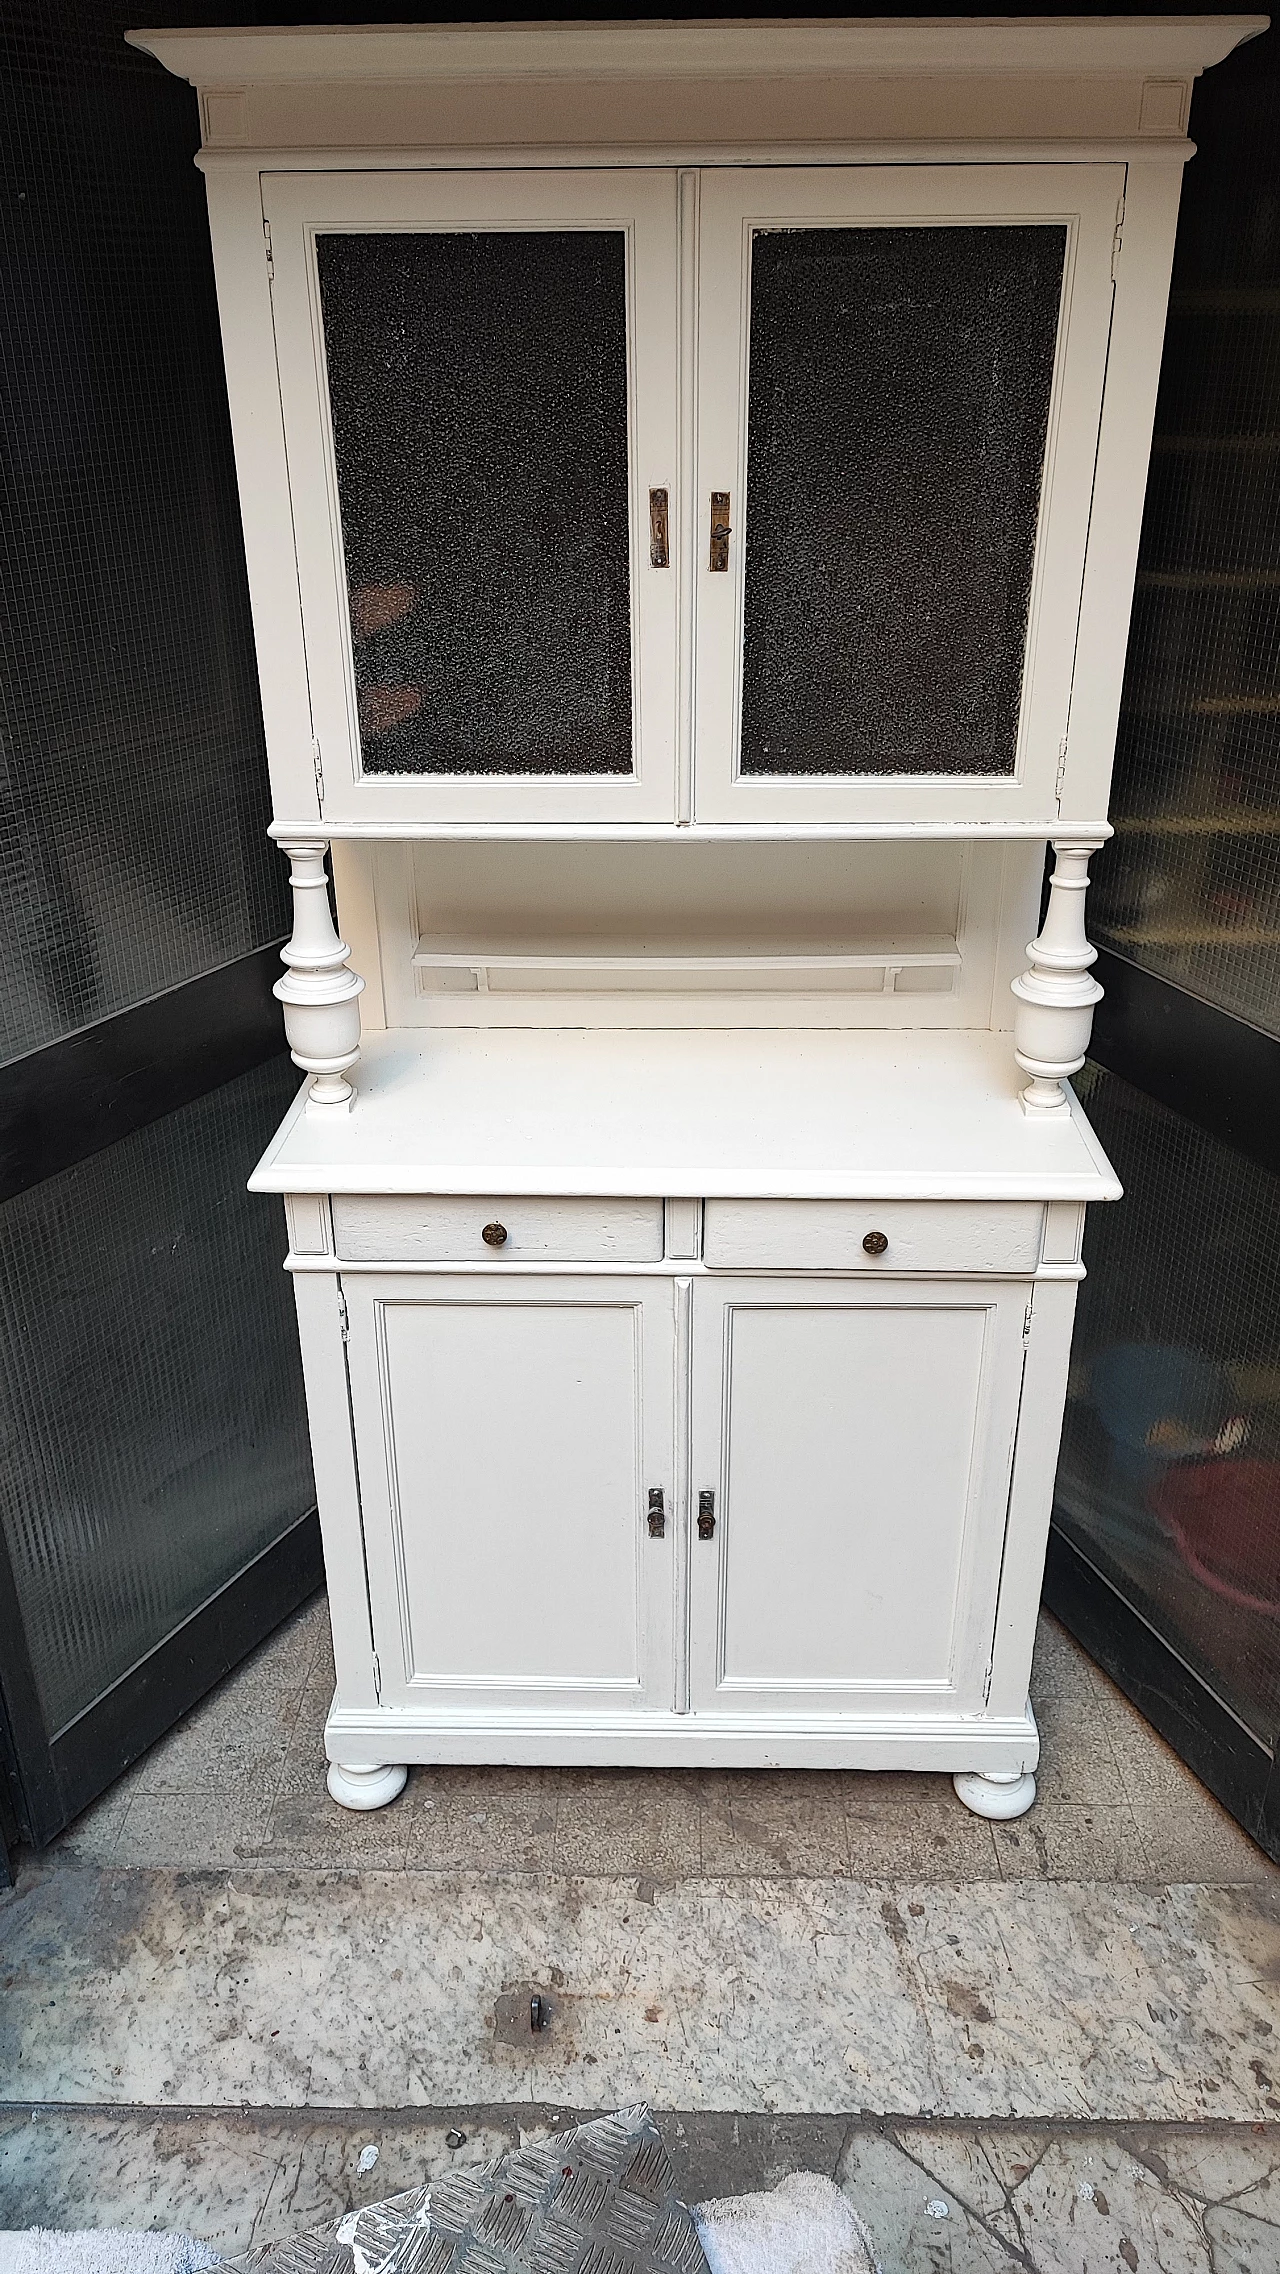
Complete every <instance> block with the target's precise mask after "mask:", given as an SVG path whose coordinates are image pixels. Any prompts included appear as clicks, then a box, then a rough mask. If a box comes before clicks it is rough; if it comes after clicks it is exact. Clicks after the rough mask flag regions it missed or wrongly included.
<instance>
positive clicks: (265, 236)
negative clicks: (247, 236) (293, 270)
mask: <svg viewBox="0 0 1280 2274" xmlns="http://www.w3.org/2000/svg"><path fill="white" fill-rule="evenodd" d="M262 241H263V243H264V245H265V246H266V251H267V281H268V283H272V282H273V281H274V279H275V273H276V272H275V263H274V262H273V260H272V258H271V223H270V222H269V221H267V220H266V219H264V220H263V224H262Z"/></svg>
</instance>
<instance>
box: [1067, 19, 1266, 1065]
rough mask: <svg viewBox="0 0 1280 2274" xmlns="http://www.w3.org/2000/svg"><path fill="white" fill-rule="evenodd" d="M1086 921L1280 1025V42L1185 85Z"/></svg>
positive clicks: (1212, 993)
mask: <svg viewBox="0 0 1280 2274" xmlns="http://www.w3.org/2000/svg"><path fill="white" fill-rule="evenodd" d="M1193 126H1194V133H1195V138H1196V142H1197V145H1198V154H1197V157H1196V162H1195V164H1194V166H1190V167H1188V169H1187V180H1186V187H1185V191H1184V193H1183V203H1182V212H1181V219H1180V221H1179V225H1178V245H1177V255H1176V259H1175V263H1174V280H1173V292H1172V296H1171V301H1170V308H1169V323H1168V329H1167V332H1166V335H1165V349H1164V361H1163V364H1162V367H1161V375H1160V397H1159V402H1158V405H1157V410H1156V433H1155V443H1154V450H1153V455H1152V462H1151V478H1150V481H1149V483H1148V487H1147V507H1146V514H1145V517H1144V521H1143V529H1142V546H1141V551H1140V555H1139V562H1138V582H1137V592H1136V595H1135V601H1134V614H1133V630H1132V633H1131V636H1130V641H1129V660H1128V668H1127V672H1126V676H1125V689H1124V701H1123V705H1122V708H1121V715H1120V733H1119V738H1118V741H1117V746H1116V772H1115V784H1114V791H1113V802H1112V816H1113V819H1114V821H1115V824H1116V836H1115V839H1114V841H1113V843H1112V844H1111V845H1109V846H1108V847H1107V848H1106V850H1105V852H1104V853H1102V854H1100V855H1099V857H1098V859H1097V861H1096V863H1095V866H1094V879H1095V883H1094V890H1093V892H1092V893H1091V895H1090V900H1091V903H1092V906H1091V925H1092V929H1093V931H1094V932H1095V934H1096V936H1097V937H1098V938H1099V939H1100V940H1102V941H1104V942H1105V943H1106V945H1107V946H1109V947H1112V948H1114V949H1115V950H1116V951H1117V953H1118V954H1121V955H1124V956H1127V957H1128V958H1129V960H1130V961H1131V962H1134V963H1138V964H1141V965H1142V966H1143V967H1144V968H1145V969H1146V970H1148V971H1154V972H1157V973H1159V975H1160V976H1161V977H1162V978H1164V979H1169V980H1172V981H1173V982H1174V984H1175V985H1177V986H1180V987H1184V988H1186V989H1188V990H1189V991H1190V992H1191V993H1193V994H1196V995H1199V996H1201V997H1202V998H1203V999H1204V1000H1205V1001H1206V1002H1210V1003H1214V1004H1216V1005H1218V1006H1219V1007H1220V1008H1221V1009H1223V1010H1226V1011H1229V1012H1231V1013H1233V1014H1234V1016H1236V1017H1237V1018H1243V1019H1248V1020H1249V1021H1250V1022H1251V1023H1252V1024H1253V1025H1255V1026H1259V1027H1262V1028H1264V1029H1265V1030H1266V1032H1267V1033H1269V1034H1273V1035H1280V200H1277V197H1276V150H1277V148H1280V43H1278V42H1277V39H1276V35H1275V33H1271V34H1270V35H1269V36H1268V37H1267V38H1266V39H1265V40H1260V41H1258V42H1256V43H1254V42H1251V43H1250V45H1249V47H1248V48H1243V49H1241V50H1240V51H1239V53H1238V54H1237V55H1235V56H1233V57H1232V58H1231V59H1230V60H1229V62H1228V63H1226V64H1224V65H1223V66H1222V67H1221V69H1220V70H1219V71H1215V72H1213V73H1211V74H1209V75H1208V76H1207V77H1206V78H1205V79H1204V80H1203V81H1201V82H1199V83H1198V84H1197V88H1196V97H1195V119H1194V122H1193Z"/></svg>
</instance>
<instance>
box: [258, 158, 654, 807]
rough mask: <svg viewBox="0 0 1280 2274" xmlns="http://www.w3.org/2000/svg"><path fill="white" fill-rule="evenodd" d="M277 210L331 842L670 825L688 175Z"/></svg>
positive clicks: (349, 192)
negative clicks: (530, 825)
mask: <svg viewBox="0 0 1280 2274" xmlns="http://www.w3.org/2000/svg"><path fill="white" fill-rule="evenodd" d="M265 196H266V210H267V214H268V218H269V221H270V226H271V231H272V257H273V261H274V267H275V282H274V286H273V295H274V307H275V319H276V338H277V351H278V356H279V364H280V375H281V389H282V398H283V403H284V413H285V427H286V435H287V440H288V446H289V456H290V464H291V468H292V472H293V482H292V497H293V508H294V520H295V528H296V534H297V539H298V565H299V580H300V585H301V590H302V600H303V615H304V621H305V626H306V635H307V654H308V670H309V675H310V678H311V685H312V692H313V702H314V709H315V723H316V728H317V737H318V742H319V747H320V756H321V761H322V768H323V784H324V787H323V806H324V813H325V817H326V818H333V819H339V820H340V819H344V818H345V819H354V818H360V819H378V818H382V819H386V820H391V821H394V820H401V819H411V818H414V817H417V818H446V819H447V818H471V817H474V818H481V819H484V818H490V819H503V820H511V819H522V818H527V819H546V820H555V819H562V818H566V817H570V818H574V819H592V818H599V817H609V818H618V819H626V818H627V817H628V816H630V817H632V818H662V817H666V816H668V815H670V814H671V812H672V811H673V805H674V794H675V792H674V779H675V774H674V767H675V759H674V747H675V622H676V604H675V596H674V594H675V583H676V570H675V569H674V568H673V567H672V566H671V565H670V553H669V551H668V555H667V560H666V562H665V563H663V564H659V562H658V560H657V558H656V555H657V552H658V548H657V546H656V544H655V543H654V541H653V536H652V517H653V512H654V511H655V510H657V509H656V508H653V507H651V498H650V493H651V491H652V492H654V493H655V494H656V493H659V492H660V493H661V494H662V496H663V497H664V498H665V499H668V500H669V499H670V496H671V494H672V492H673V490H674V485H675V481H676V471H677V452H676V426H675V419H676V388H677V364H678V350H677V338H676V319H677V308H678V278H677V231H676V218H675V214H676V190H675V177H674V176H673V175H670V174H665V173H654V172H646V171H637V172H635V173H629V172H625V171H624V172H618V173H609V174H596V173H570V174H515V173H498V172H494V173H480V174H471V175H449V174H437V175H422V174H412V173H392V174H384V175H381V176H371V175H346V176H341V175H338V176H334V175H310V176H307V175H302V176H299V175H281V176H275V177H271V178H269V179H268V181H267V184H266V191H265ZM668 511H669V507H668Z"/></svg>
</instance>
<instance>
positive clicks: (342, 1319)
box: [338, 1288, 351, 1342]
mask: <svg viewBox="0 0 1280 2274" xmlns="http://www.w3.org/2000/svg"><path fill="white" fill-rule="evenodd" d="M338 1324H339V1326H340V1327H341V1328H342V1339H343V1341H344V1342H350V1340H351V1321H350V1319H349V1318H348V1316H347V1298H346V1296H345V1295H344V1294H343V1292H342V1289H341V1288H339V1289H338Z"/></svg>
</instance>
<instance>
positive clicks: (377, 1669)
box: [373, 1650, 382, 1705]
mask: <svg viewBox="0 0 1280 2274" xmlns="http://www.w3.org/2000/svg"><path fill="white" fill-rule="evenodd" d="M373 1694H374V1696H375V1698H376V1699H377V1701H378V1703H379V1705H381V1703H382V1667H381V1665H380V1664H379V1661H378V1653H377V1651H376V1650H375V1651H374V1654H373Z"/></svg>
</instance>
